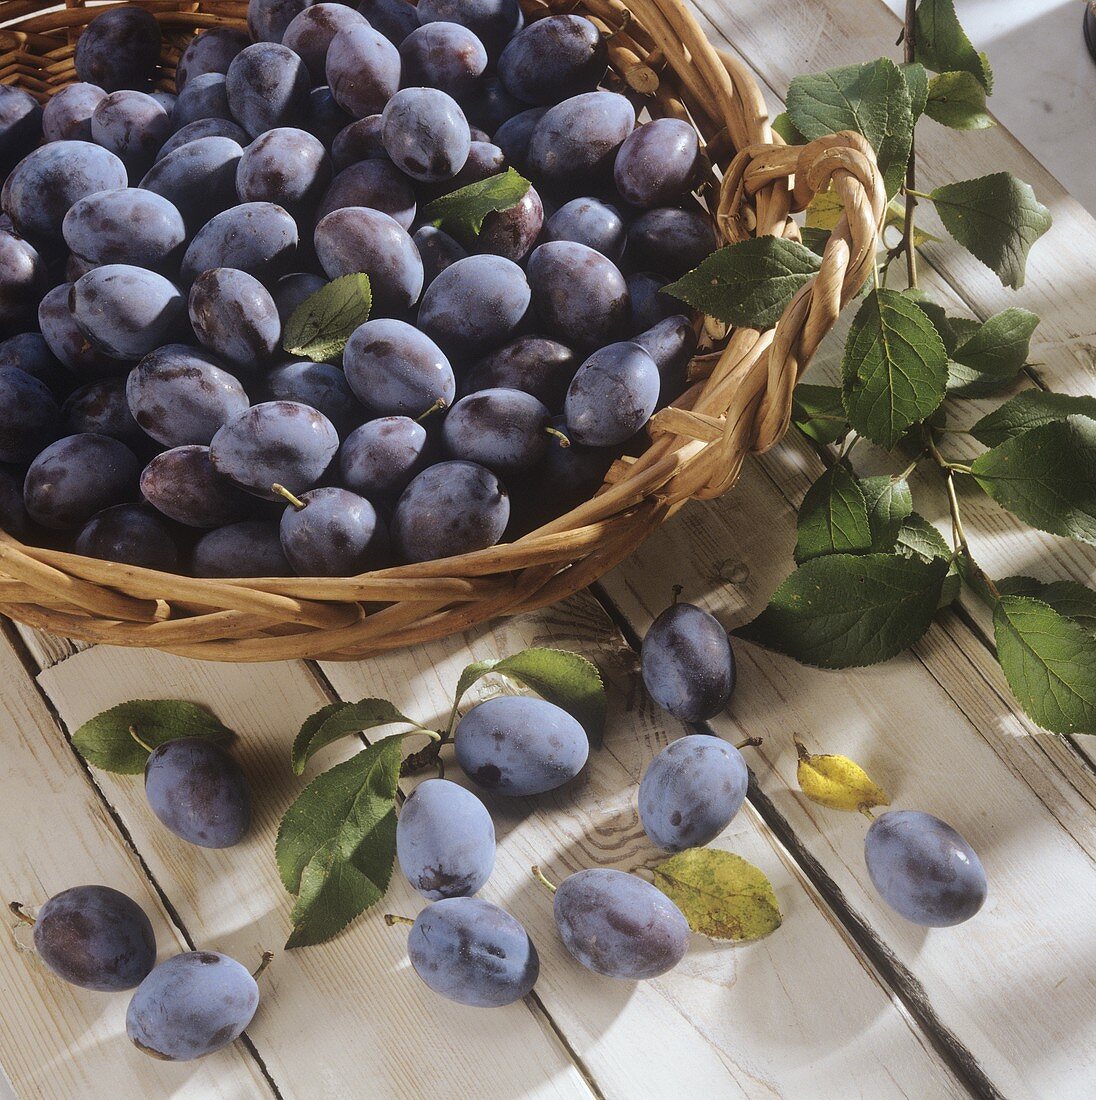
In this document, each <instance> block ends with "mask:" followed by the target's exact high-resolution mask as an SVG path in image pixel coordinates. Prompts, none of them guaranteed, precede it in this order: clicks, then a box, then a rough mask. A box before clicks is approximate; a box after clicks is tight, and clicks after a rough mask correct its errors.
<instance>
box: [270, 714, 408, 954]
mask: <svg viewBox="0 0 1096 1100" xmlns="http://www.w3.org/2000/svg"><path fill="white" fill-rule="evenodd" d="M405 736H407V735H406V734H394V735H393V736H391V737H385V738H384V739H383V740H380V741H377V742H375V743H374V744H372V745H370V746H369V747H368V748H366V749H364V750H363V751H362V752H359V753H358V754H357V755H356V756H353V757H351V758H350V759H349V760H346V761H344V762H343V763H341V764H337V765H336V766H335V767H333V768H331V769H330V770H329V771H326V772H324V773H323V774H322V775H319V776H317V777H316V778H315V779H314V780H313V781H312V782H311V783H309V785H308V786H307V787H305V789H304V790H303V791H302V792H301V793H300V795H298V796H297V799H296V800H295V801H294V802H293V804H292V805H291V806H290V807H289V809H288V810H286V812H285V816H284V817H283V818H282V823H281V826H280V828H279V829H278V839H277V842H276V845H275V857H276V859H277V863H278V873H279V874H280V875H281V879H282V882H283V884H284V885H285V888H286V889H287V890H288V891H289V892H290V893H291V894H297V895H298V897H297V903H296V905H295V906H294V908H293V914H292V920H293V932H292V934H291V935H290V938H289V941H288V942H287V944H286V946H287V947H303V946H306V945H308V944H313V943H321V942H323V941H324V940H326V939H330V938H331V937H332V936H333V935H335V934H336V933H337V932H338V931H339V930H340V929H342V928H345V927H346V925H347V924H349V923H350V921H351V920H353V919H354V917H356V916H357V915H358V914H359V913H360V912H362V910H364V909H365V908H367V907H368V906H370V905H372V904H374V903H375V902H376V901H378V900H379V899H380V898H381V897H383V896H384V892H385V890H387V889H388V882H389V879H390V877H391V874H392V861H393V859H394V858H395V854H396V784H397V782H398V781H399V774H400V757H401V743H402V741H403V738H404V737H405Z"/></svg>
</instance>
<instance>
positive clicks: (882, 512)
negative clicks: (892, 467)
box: [860, 474, 913, 551]
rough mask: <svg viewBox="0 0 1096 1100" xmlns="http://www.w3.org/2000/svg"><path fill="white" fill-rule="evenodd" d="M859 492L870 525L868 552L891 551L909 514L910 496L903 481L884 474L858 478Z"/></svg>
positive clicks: (911, 507) (911, 508)
mask: <svg viewBox="0 0 1096 1100" xmlns="http://www.w3.org/2000/svg"><path fill="white" fill-rule="evenodd" d="M860 490H861V492H862V493H863V494H864V503H865V505H866V506H867V510H868V522H869V524H870V525H871V549H872V550H875V551H883V550H893V549H894V544H895V540H896V539H897V538H898V532H899V531H900V530H901V528H902V524H903V523H904V522H905V520H906V519H908V518H909V516H910V515H911V514H912V512H913V496H912V495H911V493H910V487H909V483H908V482H907V481H906V480H905V478H897V479H895V478H893V477H888V476H887V475H885V474H884V475H882V476H880V477H864V478H861V479H860Z"/></svg>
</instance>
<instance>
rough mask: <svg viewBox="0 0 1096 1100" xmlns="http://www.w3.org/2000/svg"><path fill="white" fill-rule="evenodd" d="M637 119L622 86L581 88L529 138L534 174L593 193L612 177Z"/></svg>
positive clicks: (570, 190) (563, 189)
mask: <svg viewBox="0 0 1096 1100" xmlns="http://www.w3.org/2000/svg"><path fill="white" fill-rule="evenodd" d="M635 124H636V113H635V108H634V107H633V106H632V104H631V102H630V101H629V100H627V99H625V97H624V96H622V95H619V94H617V93H616V92H581V93H579V94H578V95H576V96H572V97H571V98H570V99H565V100H564V101H563V102H562V103H557V104H556V105H555V106H554V107H549V108H548V111H547V112H546V113H545V115H544V117H543V118H542V119H541V120H540V121H539V122H538V123H537V124H536V127H535V128H534V130H533V136H532V138H530V141H529V168H530V170H531V171H532V172H533V173H534V177H533V178H534V179H536V181H537V183H538V184H540V183H543V184H544V186H545V187H546V188H547V189H548V190H549V191H554V192H558V193H559V194H568V195H575V194H583V193H587V194H588V193H589V191H590V189H591V188H592V187H593V188H596V187H597V186H599V185H601V184H604V183H605V182H606V181H608V180H609V179H611V177H612V172H613V162H614V160H615V159H616V155H617V150H618V149H619V148H620V147H621V145H623V144H624V139H625V138H626V137H627V136H628V135H629V134H630V133H631V132H632V130H633V128H634V127H635Z"/></svg>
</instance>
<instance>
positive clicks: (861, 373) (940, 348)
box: [841, 289, 948, 449]
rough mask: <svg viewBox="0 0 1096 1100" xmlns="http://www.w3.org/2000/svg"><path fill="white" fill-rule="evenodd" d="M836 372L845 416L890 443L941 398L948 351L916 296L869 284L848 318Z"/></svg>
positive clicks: (877, 439) (875, 439) (862, 431)
mask: <svg viewBox="0 0 1096 1100" xmlns="http://www.w3.org/2000/svg"><path fill="white" fill-rule="evenodd" d="M841 375H842V394H843V397H844V403H845V411H846V412H847V413H848V416H849V422H850V423H851V424H852V426H853V427H854V428H855V429H856V430H857V431H858V432H860V434H861V435H864V436H867V437H868V439H871V440H872V441H873V442H875V443H878V444H880V445H881V446H883V447H887V448H888V449H889V448H891V447H893V446H894V445H895V444H896V443H897V442H898V440H899V439H901V438H902V435H903V434H904V433H905V431H906V430H907V429H908V428H909V427H910V425H911V424H915V423H916V422H917V421H919V420H924V419H925V417H927V416H929V415H930V414H931V413H933V412H934V411H935V410H936V409H937V408H938V407H939V405H940V403H941V402H942V401H943V400H944V394H945V392H946V387H947V376H948V357H947V353H946V352H945V350H944V344H943V341H942V340H941V339H940V336H939V334H938V333H937V332H936V329H935V328H934V327H933V325H932V322H931V321H930V320H929V319H928V317H927V316H926V314H925V313H924V312H923V310H921V309H920V308H919V307H918V306H917V304H916V303H915V302H912V301H910V299H909V298H908V297H905V296H904V295H902V294H899V293H898V292H897V291H893V290H882V289H880V290H873V291H872V292H871V293H870V294H869V295H868V296H867V298H866V299H865V300H864V304H863V305H862V306H861V307H860V309H859V310H858V311H857V313H856V317H855V318H853V322H852V327H851V328H850V329H849V336H848V340H847V341H846V344H845V357H844V360H843V362H842V367H841Z"/></svg>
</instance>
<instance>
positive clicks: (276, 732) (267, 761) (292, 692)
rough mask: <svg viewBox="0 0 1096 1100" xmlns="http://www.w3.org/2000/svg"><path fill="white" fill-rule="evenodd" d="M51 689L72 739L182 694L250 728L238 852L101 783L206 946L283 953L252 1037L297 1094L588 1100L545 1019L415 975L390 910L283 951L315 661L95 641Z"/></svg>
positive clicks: (402, 905) (52, 672)
mask: <svg viewBox="0 0 1096 1100" xmlns="http://www.w3.org/2000/svg"><path fill="white" fill-rule="evenodd" d="M39 682H40V683H41V685H42V687H43V688H44V689H45V691H46V692H47V693H48V695H49V697H50V699H51V700H52V701H53V702H54V704H55V705H56V707H57V710H58V712H59V713H60V715H61V718H62V720H63V721H64V723H65V725H66V726H67V727H68V729H69V730H72V729H74V728H76V727H77V726H78V725H79V724H80V723H81V722H83V721H85V720H86V719H87V718H89V717H90V716H91V715H93V714H96V713H98V712H99V711H101V710H103V709H105V708H106V707H109V706H111V705H113V704H115V703H118V702H121V701H123V700H127V699H133V698H161V697H162V698H169V697H170V698H188V699H194V700H199V701H201V702H204V703H207V704H208V705H209V706H210V707H211V708H212V709H213V710H214V712H215V713H216V714H217V715H218V716H219V717H220V718H221V719H222V720H223V721H225V722H226V723H227V724H228V725H230V726H231V727H232V728H233V729H235V730H236V731H237V732H238V733H239V734H240V737H239V739H238V741H237V742H236V747H235V749H234V751H235V752H236V753H237V756H238V759H239V760H240V762H241V764H242V765H243V767H244V768H245V770H246V772H247V774H248V776H249V777H250V779H251V784H252V790H253V792H254V795H255V820H254V824H253V827H252V829H251V832H250V833H249V835H248V836H247V838H246V839H245V840H244V841H243V842H242V843H240V844H238V845H236V846H235V847H233V848H228V849H224V850H221V851H212V850H205V849H200V848H195V847H192V846H191V845H188V844H185V843H183V842H182V841H180V840H178V839H177V838H175V837H174V836H172V835H171V834H170V833H168V832H167V830H165V829H164V828H163V826H161V825H160V824H159V822H158V821H157V820H156V819H155V817H154V816H153V815H152V813H151V812H150V811H149V809H148V806H147V805H146V803H145V800H144V794H143V791H142V786H141V781H140V778H139V777H133V776H113V775H108V774H105V773H97V779H98V781H99V782H100V784H101V787H102V789H103V791H104V793H105V794H106V796H107V798H108V799H109V800H110V802H111V804H112V805H113V806H114V807H115V809H116V812H117V814H118V816H119V818H120V820H121V821H122V822H123V823H124V824H125V826H126V828H127V830H128V831H129V833H130V835H131V836H132V838H133V842H134V844H135V845H136V847H137V849H138V851H140V853H141V855H142V858H143V859H144V860H145V862H146V864H147V866H148V867H149V869H150V870H151V872H152V873H153V874H154V875H155V876H156V879H157V881H158V882H159V883H160V884H161V885H162V888H163V889H164V891H165V893H166V894H167V896H168V897H169V898H170V899H171V901H172V904H173V905H174V907H175V908H176V910H177V911H178V912H179V914H180V916H181V917H182V919H183V920H184V922H185V923H186V925H187V927H188V928H189V929H190V930H191V933H192V935H193V936H194V938H195V939H196V941H197V942H198V943H199V944H201V945H203V946H210V947H216V948H218V949H219V950H223V951H226V952H227V953H229V954H230V955H233V956H234V957H236V958H239V959H241V960H247V959H252V958H257V957H258V954H259V952H260V951H261V950H262V949H264V948H267V949H272V950H275V951H278V952H279V953H278V955H277V958H276V959H275V960H274V963H273V964H272V966H271V968H270V970H268V971H267V975H266V976H264V979H263V1005H264V1007H263V1011H262V1013H261V1015H260V1016H259V1017H258V1018H257V1019H256V1021H255V1024H254V1026H253V1028H252V1031H251V1037H252V1039H253V1041H254V1043H255V1047H256V1049H257V1050H258V1052H259V1054H260V1056H261V1057H262V1059H263V1061H264V1064H265V1065H266V1067H267V1069H268V1072H269V1073H270V1075H271V1076H272V1078H273V1079H274V1080H275V1081H276V1082H277V1084H278V1087H279V1088H280V1089H281V1090H282V1091H283V1093H284V1094H285V1095H287V1096H299V1097H308V1096H323V1097H324V1098H325V1100H327V1098H332V1100H339V1098H348V1100H349V1098H351V1097H358V1096H361V1095H362V1094H363V1091H365V1092H368V1093H369V1094H370V1095H377V1096H383V1097H386V1098H387V1097H393V1098H396V1097H406V1098H408V1100H411V1098H418V1097H422V1096H424V1095H433V1094H439V1095H440V1094H443V1093H444V1094H452V1095H456V1096H482V1097H506V1096H513V1095H516V1094H518V1093H520V1094H521V1095H523V1096H530V1097H537V1098H542V1100H561V1098H568V1100H570V1098H576V1097H584V1098H589V1097H590V1096H591V1091H590V1088H589V1087H588V1085H587V1084H586V1082H585V1080H584V1079H583V1077H582V1075H581V1073H580V1071H579V1070H578V1069H577V1068H576V1066H575V1065H574V1063H573V1062H572V1060H571V1058H570V1056H569V1055H568V1053H567V1051H566V1050H565V1049H564V1047H563V1045H562V1044H561V1043H560V1041H559V1039H558V1038H557V1036H556V1035H555V1034H554V1033H553V1032H552V1030H551V1028H550V1027H549V1026H548V1025H547V1024H546V1022H545V1021H544V1019H543V1017H542V1016H541V1015H540V1014H539V1013H538V1012H535V1011H531V1010H530V1008H529V1007H527V1006H526V1005H524V1004H518V1005H514V1006H511V1007H510V1008H506V1009H500V1010H498V1011H497V1012H493V1013H492V1012H478V1011H475V1010H472V1009H467V1008H462V1007H460V1006H457V1005H453V1004H451V1003H449V1002H447V1001H444V1000H442V999H441V998H439V997H437V996H435V995H433V994H432V993H430V992H429V991H428V990H427V989H426V988H425V987H424V986H423V985H422V984H421V983H420V982H419V981H418V979H416V978H415V977H414V975H413V974H412V973H411V972H410V969H409V966H408V964H407V961H406V947H405V944H406V936H405V934H404V933H403V931H402V930H400V929H389V928H386V926H385V925H384V922H383V921H382V920H381V919H380V915H379V913H377V914H373V915H372V916H371V918H370V919H369V920H366V921H361V922H360V923H358V924H357V925H355V927H354V929H353V930H352V931H350V932H348V933H346V934H345V935H343V936H341V937H339V938H338V939H337V940H335V941H334V942H332V943H330V944H327V945H325V946H322V947H313V948H307V949H302V950H298V951H290V952H284V951H281V945H282V943H283V942H284V940H285V936H286V934H287V932H288V915H289V910H290V898H289V896H288V895H287V894H286V892H285V890H284V889H283V888H282V885H281V883H280V881H279V878H278V874H277V870H276V868H275V865H274V858H273V847H274V836H275V832H276V829H277V825H278V822H279V820H280V819H281V815H282V813H283V812H284V810H285V808H286V807H287V806H288V804H289V802H290V801H291V800H292V798H294V797H295V796H296V794H297V793H298V792H299V791H300V790H301V789H302V788H303V781H298V780H297V779H296V778H295V777H294V776H293V775H292V773H291V771H290V768H289V745H290V742H291V741H292V738H293V735H294V733H295V732H296V730H297V729H298V727H299V726H300V723H301V722H302V720H303V719H304V717H305V716H306V715H307V714H309V713H311V712H312V711H314V710H315V709H317V708H318V707H320V706H322V705H323V704H324V703H326V702H328V701H329V696H327V695H326V694H325V693H324V691H323V689H322V687H321V685H320V684H319V683H318V682H317V680H316V678H315V677H314V676H313V675H312V674H311V672H310V671H309V670H308V668H307V667H306V666H305V665H303V664H270V665H237V666H233V665H221V664H208V663H203V662H197V661H186V660H183V659H182V658H178V657H171V656H168V655H165V654H158V653H154V652H152V651H149V650H130V651H126V652H125V653H121V652H119V651H117V650H111V649H110V648H109V647H102V646H96V647H94V648H91V649H88V650H86V651H85V652H82V653H78V654H76V655H74V656H72V657H70V658H69V659H68V660H65V661H63V662H62V663H60V664H58V665H55V666H54V667H53V668H50V669H48V670H46V671H45V672H43V673H41V675H40V677H39ZM352 751H353V749H352V747H348V748H347V749H346V750H345V754H346V755H349V753H350V752H352ZM330 762H331V760H328V763H330ZM67 843H69V838H68V837H67V836H63V835H62V836H60V837H59V838H58V844H59V845H62V846H63V845H64V844H67ZM418 900H419V899H418V896H417V895H415V894H414V893H413V891H412V890H411V888H410V887H409V886H408V885H407V884H406V882H404V881H403V880H402V878H400V880H399V881H395V882H394V885H393V889H392V891H391V894H390V896H389V898H388V899H387V901H386V904H387V905H388V906H391V907H392V908H393V909H394V910H395V911H403V912H411V913H414V912H415V911H416V910H417V908H418V904H417V901H418ZM534 1007H535V1006H534ZM500 1034H504V1035H506V1037H507V1051H506V1056H503V1057H500V1056H499V1055H500V1048H499V1035H500ZM511 1052H520V1057H515V1056H513V1054H512V1053H511ZM83 1095H91V1094H89V1093H84V1094H83ZM100 1095H105V1094H100ZM151 1095H161V1093H151Z"/></svg>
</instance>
